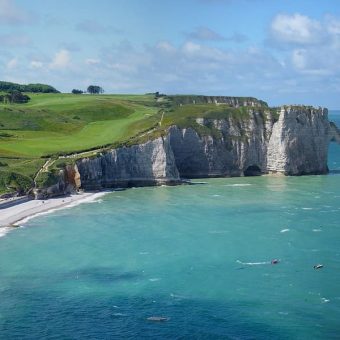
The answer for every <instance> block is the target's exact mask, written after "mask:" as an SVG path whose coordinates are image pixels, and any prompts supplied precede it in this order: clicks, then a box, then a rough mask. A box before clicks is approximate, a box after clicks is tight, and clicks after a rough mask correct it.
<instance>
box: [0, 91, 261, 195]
mask: <svg viewBox="0 0 340 340" xmlns="http://www.w3.org/2000/svg"><path fill="white" fill-rule="evenodd" d="M27 94H28V95H29V97H30V98H31V100H30V101H29V102H28V103H25V104H0V194H1V193H3V192H8V191H13V190H14V191H15V190H18V188H22V186H23V183H25V185H24V187H25V190H26V189H27V187H30V186H32V185H33V178H34V176H35V174H36V173H37V172H38V171H39V169H40V168H41V166H42V165H43V164H44V163H45V161H46V160H47V159H48V158H50V157H52V158H53V159H56V158H58V156H62V155H68V154H73V153H80V152H84V151H89V150H95V149H102V148H105V147H106V148H107V147H110V146H111V147H112V146H114V147H115V146H119V145H131V144H135V143H139V142H143V141H146V140H148V139H152V138H155V137H157V136H159V135H162V134H164V133H166V129H167V128H168V127H169V126H171V125H174V124H176V125H178V126H181V127H194V128H196V129H197V130H198V132H199V133H203V134H204V133H209V132H214V131H206V129H204V128H202V126H200V125H198V124H197V123H196V121H195V119H196V118H198V117H206V118H226V117H232V118H233V119H247V117H248V115H249V113H248V111H247V108H231V107H229V106H227V105H218V106H217V105H215V104H204V103H201V104H195V105H194V104H188V103H184V104H182V103H181V101H183V98H184V99H185V100H187V99H188V98H189V97H188V96H187V97H183V96H182V97H180V96H172V97H162V98H161V99H159V100H158V101H157V100H156V98H155V96H154V95H153V94H149V95H73V94H61V93H27ZM192 98H194V96H190V98H189V99H188V100H191V99H192ZM262 110H268V108H267V107H266V106H264V107H263V108H262ZM160 121H161V122H162V124H161V126H160V124H159V123H160ZM94 152H95V151H94Z"/></svg>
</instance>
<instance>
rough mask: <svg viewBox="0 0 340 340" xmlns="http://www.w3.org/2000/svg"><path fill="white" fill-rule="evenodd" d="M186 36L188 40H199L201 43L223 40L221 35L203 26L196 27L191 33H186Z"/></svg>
mask: <svg viewBox="0 0 340 340" xmlns="http://www.w3.org/2000/svg"><path fill="white" fill-rule="evenodd" d="M186 36H188V38H189V39H194V40H201V41H209V40H210V41H221V40H225V38H224V37H223V36H222V35H221V34H219V33H217V32H215V31H213V30H212V29H210V28H209V27H205V26H200V27H196V29H195V30H194V31H193V32H190V33H187V34H186Z"/></svg>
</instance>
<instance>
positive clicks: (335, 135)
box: [329, 122, 340, 144]
mask: <svg viewBox="0 0 340 340" xmlns="http://www.w3.org/2000/svg"><path fill="white" fill-rule="evenodd" d="M329 140H330V141H331V142H335V143H338V144H340V129H339V128H338V127H337V126H336V125H335V124H334V123H333V122H330V129H329Z"/></svg>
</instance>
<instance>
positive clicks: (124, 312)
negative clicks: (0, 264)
mask: <svg viewBox="0 0 340 340" xmlns="http://www.w3.org/2000/svg"><path fill="white" fill-rule="evenodd" d="M8 293H9V294H14V295H13V297H15V299H16V300H17V301H18V302H19V301H20V308H13V305H11V306H9V305H8V306H2V307H1V314H2V318H1V319H0V336H1V338H3V339H52V338H53V339H113V338H118V339H119V338H120V339H121V338H129V339H136V338H137V339H144V338H169V339H258V338H261V339H286V338H287V337H289V335H291V334H285V332H284V331H283V330H282V329H278V328H274V327H273V326H271V325H268V324H265V323H259V322H255V321H253V322H252V320H251V318H250V317H249V315H248V316H246V315H247V310H246V309H244V308H240V306H237V305H236V304H235V303H234V302H233V303H230V304H228V305H227V304H225V303H221V302H219V301H204V300H193V299H181V298H174V297H172V296H171V295H167V296H152V297H150V298H149V297H140V296H129V297H109V296H107V297H103V296H102V295H98V294H95V293H93V294H92V295H87V296H86V298H84V297H80V296H77V295H71V296H56V294H53V293H52V292H49V291H48V290H46V291H45V292H32V291H31V292H29V293H28V292H25V291H14V290H13V291H11V292H8ZM13 302H14V303H15V301H13ZM28 306H29V307H28ZM152 316H162V317H164V318H166V320H167V321H163V322H152V321H148V320H147V318H149V317H152Z"/></svg>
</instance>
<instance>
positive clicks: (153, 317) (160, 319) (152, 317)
mask: <svg viewBox="0 0 340 340" xmlns="http://www.w3.org/2000/svg"><path fill="white" fill-rule="evenodd" d="M146 320H148V321H168V320H169V318H166V317H164V316H150V317H148V318H147V319H146Z"/></svg>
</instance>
